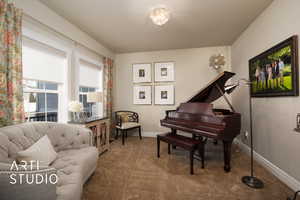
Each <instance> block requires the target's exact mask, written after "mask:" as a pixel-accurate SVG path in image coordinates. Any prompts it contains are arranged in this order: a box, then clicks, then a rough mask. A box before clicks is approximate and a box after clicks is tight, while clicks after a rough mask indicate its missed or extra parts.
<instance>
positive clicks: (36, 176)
mask: <svg viewBox="0 0 300 200" xmlns="http://www.w3.org/2000/svg"><path fill="white" fill-rule="evenodd" d="M10 168H11V165H8V164H2V163H1V164H0V197H1V200H12V199H18V200H40V199H43V200H55V199H56V197H57V195H56V183H57V181H58V178H57V175H56V169H54V168H45V167H43V168H40V169H33V170H24V169H23V168H22V167H21V166H19V167H18V169H19V170H16V168H14V169H13V170H10Z"/></svg>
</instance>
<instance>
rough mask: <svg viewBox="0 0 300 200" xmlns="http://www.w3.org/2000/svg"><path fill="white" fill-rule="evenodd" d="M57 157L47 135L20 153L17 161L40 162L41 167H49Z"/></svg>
mask: <svg viewBox="0 0 300 200" xmlns="http://www.w3.org/2000/svg"><path fill="white" fill-rule="evenodd" d="M56 157H57V153H56V151H55V150H54V148H53V146H52V144H51V142H50V140H49V138H48V136H47V135H45V136H43V137H42V138H40V139H39V140H38V141H37V142H36V143H34V144H33V145H32V146H31V147H29V148H28V149H26V150H24V151H20V152H18V155H17V160H18V161H19V162H21V161H26V162H30V161H39V165H40V166H49V165H50V164H51V163H52V162H53V161H54V160H55V159H56Z"/></svg>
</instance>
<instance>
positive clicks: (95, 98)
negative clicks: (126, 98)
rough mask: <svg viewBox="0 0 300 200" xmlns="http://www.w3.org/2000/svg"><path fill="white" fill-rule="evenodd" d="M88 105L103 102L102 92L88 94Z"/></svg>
mask: <svg viewBox="0 0 300 200" xmlns="http://www.w3.org/2000/svg"><path fill="white" fill-rule="evenodd" d="M87 102H88V103H98V102H102V92H89V93H87Z"/></svg>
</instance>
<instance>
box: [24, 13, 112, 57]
mask: <svg viewBox="0 0 300 200" xmlns="http://www.w3.org/2000/svg"><path fill="white" fill-rule="evenodd" d="M23 16H24V17H25V20H26V18H27V19H29V20H32V21H34V22H36V23H38V24H40V25H42V26H44V27H45V28H47V29H50V31H53V32H55V33H56V34H58V35H60V36H62V37H64V38H66V39H68V40H70V41H71V42H73V43H74V44H75V46H77V45H80V46H82V47H84V48H86V49H87V50H89V51H91V52H93V53H95V54H96V55H98V56H100V57H102V58H104V57H106V56H104V55H101V54H99V53H98V52H97V51H95V50H93V49H91V48H89V47H87V46H86V45H84V44H82V43H80V42H77V41H76V40H74V39H72V38H71V37H69V36H67V35H65V34H63V33H61V32H59V31H57V30H55V29H54V28H52V27H50V26H49V25H47V24H44V23H43V22H41V21H39V20H37V19H35V18H33V17H31V16H30V15H28V14H26V13H24V12H23ZM23 20H24V19H23ZM107 57H108V56H107Z"/></svg>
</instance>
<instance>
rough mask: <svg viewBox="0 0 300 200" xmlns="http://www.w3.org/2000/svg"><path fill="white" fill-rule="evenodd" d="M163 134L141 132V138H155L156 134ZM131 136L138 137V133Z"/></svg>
mask: <svg viewBox="0 0 300 200" xmlns="http://www.w3.org/2000/svg"><path fill="white" fill-rule="evenodd" d="M161 133H163V132H151V131H143V132H142V136H143V137H153V138H154V137H156V136H157V135H158V134H161ZM133 136H138V133H134V134H133Z"/></svg>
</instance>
